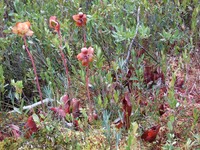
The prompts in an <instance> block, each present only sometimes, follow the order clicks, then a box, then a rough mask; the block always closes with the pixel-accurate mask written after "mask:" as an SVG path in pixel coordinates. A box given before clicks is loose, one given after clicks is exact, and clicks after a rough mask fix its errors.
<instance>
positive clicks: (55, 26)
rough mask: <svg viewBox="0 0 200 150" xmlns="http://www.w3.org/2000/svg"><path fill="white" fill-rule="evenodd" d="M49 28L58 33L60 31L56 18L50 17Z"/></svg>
mask: <svg viewBox="0 0 200 150" xmlns="http://www.w3.org/2000/svg"><path fill="white" fill-rule="evenodd" d="M49 27H50V28H52V29H54V31H55V32H59V31H60V24H59V22H58V20H57V18H56V16H51V17H50V18H49Z"/></svg>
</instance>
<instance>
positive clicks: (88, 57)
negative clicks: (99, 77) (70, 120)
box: [77, 47, 97, 122]
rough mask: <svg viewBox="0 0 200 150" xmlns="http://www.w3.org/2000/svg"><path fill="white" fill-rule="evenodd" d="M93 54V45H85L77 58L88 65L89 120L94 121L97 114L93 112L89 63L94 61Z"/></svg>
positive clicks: (86, 79) (86, 78)
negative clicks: (87, 46)
mask: <svg viewBox="0 0 200 150" xmlns="http://www.w3.org/2000/svg"><path fill="white" fill-rule="evenodd" d="M93 54H94V49H93V48H92V47H89V48H86V47H83V48H82V49H81V53H79V54H78V55H77V59H78V60H79V61H81V62H82V65H83V66H85V67H86V77H85V82H86V90H87V95H88V101H89V122H92V121H93V120H94V119H96V118H97V117H95V114H94V112H93V104H92V101H91V99H90V91H89V63H90V62H92V61H93Z"/></svg>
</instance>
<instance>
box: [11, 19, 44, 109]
mask: <svg viewBox="0 0 200 150" xmlns="http://www.w3.org/2000/svg"><path fill="white" fill-rule="evenodd" d="M30 26H31V23H30V22H29V21H26V22H17V23H16V24H15V26H14V27H12V32H13V33H14V34H17V35H19V36H21V37H22V38H23V40H24V45H25V49H26V52H27V53H28V56H29V58H30V60H31V63H32V66H33V71H34V74H35V78H36V86H37V89H38V92H39V95H40V100H41V103H42V107H43V108H44V104H43V101H42V92H41V89H40V84H39V80H38V76H37V70H36V66H35V62H34V59H33V56H32V54H31V53H30V51H29V49H28V45H27V42H26V37H27V36H32V35H33V33H34V32H33V31H32V30H31V29H30Z"/></svg>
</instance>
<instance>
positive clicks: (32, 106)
mask: <svg viewBox="0 0 200 150" xmlns="http://www.w3.org/2000/svg"><path fill="white" fill-rule="evenodd" d="M53 101H55V100H54V99H50V98H46V99H44V100H42V101H39V102H36V103H34V104H31V105H28V106H24V107H23V108H22V110H27V109H28V110H30V109H32V108H34V107H37V106H39V105H41V104H44V103H49V102H53ZM13 112H17V111H16V110H12V111H9V113H13Z"/></svg>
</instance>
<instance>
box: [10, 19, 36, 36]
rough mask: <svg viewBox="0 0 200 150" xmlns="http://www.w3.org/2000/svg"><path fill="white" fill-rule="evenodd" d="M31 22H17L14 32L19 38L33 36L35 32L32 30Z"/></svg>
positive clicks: (13, 28)
mask: <svg viewBox="0 0 200 150" xmlns="http://www.w3.org/2000/svg"><path fill="white" fill-rule="evenodd" d="M30 26H31V24H30V22H29V21H27V22H17V23H16V24H15V26H14V27H12V32H13V33H14V34H17V35H19V36H22V37H23V36H32V35H33V33H34V32H33V31H32V30H31V29H30Z"/></svg>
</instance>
